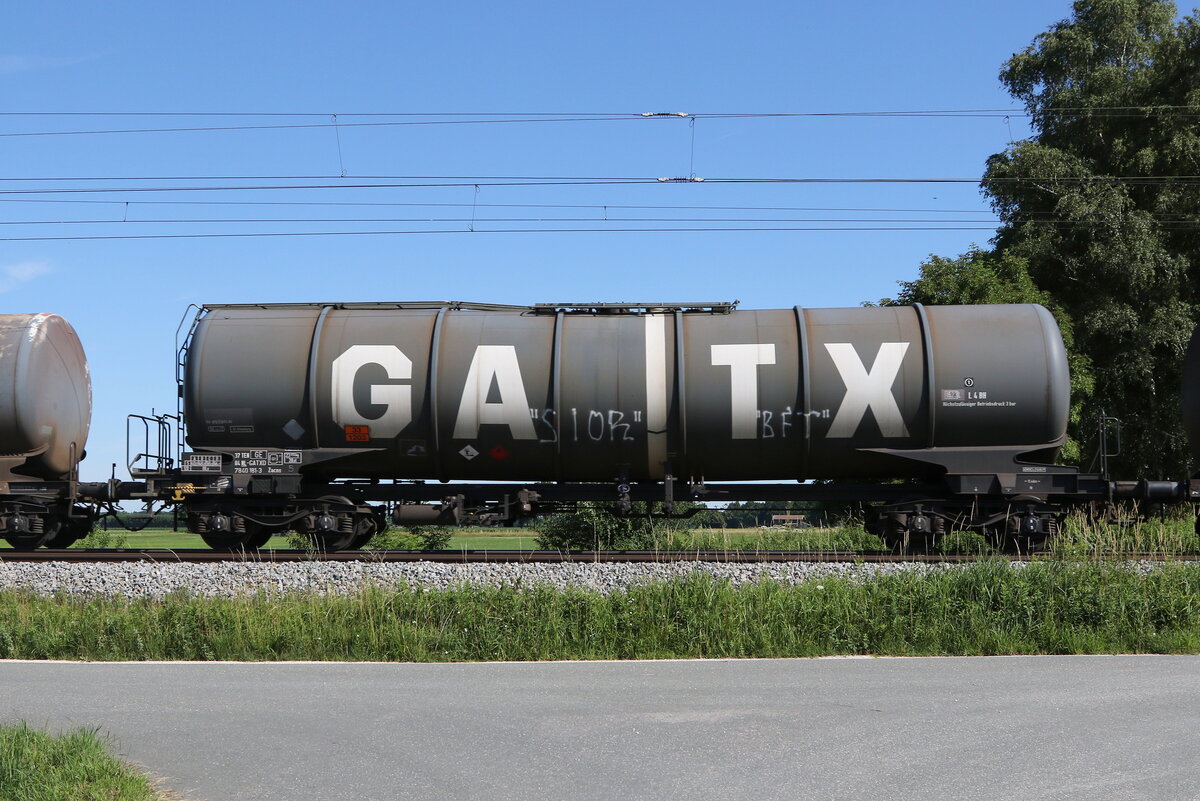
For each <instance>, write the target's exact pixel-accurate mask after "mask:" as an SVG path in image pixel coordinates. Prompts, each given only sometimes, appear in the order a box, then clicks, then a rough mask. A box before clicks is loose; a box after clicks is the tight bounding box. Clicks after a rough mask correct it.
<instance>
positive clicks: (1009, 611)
mask: <svg viewBox="0 0 1200 801" xmlns="http://www.w3.org/2000/svg"><path fill="white" fill-rule="evenodd" d="M1145 652H1154V653H1198V652H1200V565H1195V564H1165V565H1162V566H1158V567H1155V568H1153V569H1149V570H1141V569H1137V568H1134V567H1129V566H1125V565H1121V564H1107V563H1071V562H1063V561H1056V560H1048V561H1043V562H1035V563H1032V564H1028V565H1025V566H1023V567H1022V566H1013V565H1011V564H1009V563H1008V562H1004V561H999V560H997V561H987V562H982V563H977V564H972V565H969V566H966V567H961V568H953V569H945V570H937V571H934V572H931V573H928V574H924V575H921V574H918V573H916V572H904V573H888V574H884V575H881V576H877V577H875V578H869V579H866V580H863V581H855V580H850V579H844V578H837V579H823V580H810V581H808V582H804V583H801V584H795V585H788V584H784V583H780V582H776V581H770V580H763V581H760V582H758V583H755V584H751V585H741V586H735V585H733V584H731V583H729V582H726V581H722V580H717V579H713V578H711V577H707V576H693V577H691V578H687V579H681V580H676V581H671V582H666V583H658V584H652V585H646V586H640V587H632V588H629V589H628V590H624V591H619V592H614V593H610V594H603V593H600V592H596V591H585V590H567V591H561V590H555V589H552V588H549V587H546V586H528V587H508V588H479V587H460V588H457V589H451V590H440V591H430V590H425V589H422V588H416V587H409V588H400V589H388V590H384V589H380V588H368V589H366V590H364V591H363V592H361V593H359V594H356V595H353V596H343V597H322V596H315V595H289V596H274V597H268V596H266V595H260V596H257V597H248V598H236V599H235V598H221V599H202V598H193V597H187V596H184V595H173V596H170V597H168V598H166V599H162V600H127V599H123V598H122V599H118V598H111V597H104V598H90V599H80V598H68V597H57V598H40V597H35V596H33V595H30V594H28V593H14V592H7V593H2V594H0V657H6V658H22V659H87V660H143V659H163V660H178V659H187V660H251V661H258V660H285V659H300V660H310V659H311V660H330V661H343V660H344V661H358V660H372V661H374V660H379V661H418V662H440V661H476V660H483V661H487V660H547V659H645V658H684V657H799V656H820V655H827V654H894V655H959V654H965V655H970V654H1091V653H1145Z"/></svg>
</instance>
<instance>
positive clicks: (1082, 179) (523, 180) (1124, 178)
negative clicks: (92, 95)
mask: <svg viewBox="0 0 1200 801" xmlns="http://www.w3.org/2000/svg"><path fill="white" fill-rule="evenodd" d="M388 178H389V180H385V181H381V182H378V183H335V184H240V185H233V184H227V185H218V186H206V185H196V186H101V187H96V186H87V187H66V188H41V187H39V188H20V189H0V195H47V194H97V193H105V194H111V193H117V192H139V193H143V192H245V191H280V190H301V189H303V190H347V189H410V188H449V187H484V186H493V187H523V186H543V187H550V186H615V185H654V184H663V183H664V182H672V181H676V180H685V181H686V180H687V179H672V178H663V177H636V178H635V177H628V178H621V177H613V178H601V177H573V176H564V177H548V176H528V177H526V176H486V177H485V176H478V177H471V176H389V177H388ZM26 180H33V179H26ZM108 180H117V179H108ZM129 180H139V179H132V178H131V179H129ZM149 180H159V179H149ZM162 180H169V179H162ZM196 180H205V179H196ZM210 180H217V179H210ZM223 180H228V179H223ZM353 180H355V181H360V180H364V179H362V178H355V179H353ZM695 180H696V181H703V183H705V184H778V185H786V184H798V185H800V184H807V185H821V184H884V185H886V184H895V185H903V184H978V183H980V179H978V178H916V177H861V178H844V177H827V178H826V177H778V178H771V177H744V178H739V177H717V178H703V179H695ZM988 183H996V184H1021V183H1030V184H1040V185H1055V184H1068V185H1087V184H1091V185H1095V184H1113V185H1131V186H1165V185H1200V175H1161V176H1139V175H1097V176H1067V177H1042V176H1009V177H997V178H989V179H988Z"/></svg>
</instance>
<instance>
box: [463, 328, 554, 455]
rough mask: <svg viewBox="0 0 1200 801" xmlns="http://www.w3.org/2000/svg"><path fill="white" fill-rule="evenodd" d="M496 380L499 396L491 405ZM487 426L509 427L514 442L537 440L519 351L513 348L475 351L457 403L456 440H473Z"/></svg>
mask: <svg viewBox="0 0 1200 801" xmlns="http://www.w3.org/2000/svg"><path fill="white" fill-rule="evenodd" d="M493 380H494V381H495V383H496V389H497V390H498V391H499V393H500V399H499V400H498V401H493V402H490V403H489V402H488V390H489V389H490V388H491V386H492V382H493ZM485 423H492V424H497V425H505V426H508V430H509V433H510V434H511V435H512V438H513V439H537V432H536V431H535V430H534V428H533V420H532V419H531V418H530V417H529V401H528V400H526V395H525V384H524V382H523V381H522V380H521V365H520V364H518V363H517V349H516V347H514V346H512V345H480V346H478V347H477V348H475V356H474V358H472V359H471V367H470V369H468V370H467V383H466V385H465V386H464V387H463V393H462V400H461V401H459V404H458V418H457V419H456V420H455V422H454V438H455V439H474V438H475V437H477V436H479V426H480V425H483V424H485Z"/></svg>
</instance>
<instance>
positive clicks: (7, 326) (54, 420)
mask: <svg viewBox="0 0 1200 801" xmlns="http://www.w3.org/2000/svg"><path fill="white" fill-rule="evenodd" d="M91 415H92V384H91V378H90V376H89V374H88V366H87V359H86V357H85V356H84V353H83V346H82V345H81V344H80V342H79V337H78V336H77V335H76V333H75V329H73V328H72V327H71V325H70V323H68V322H67V321H66V320H64V319H63V318H62V317H59V316H58V315H57V314H0V532H2V533H3V536H4V537H5V538H6V539H7V540H8V541H9V542H10V543H11V544H12V545H13V546H15V547H24V548H28V547H35V548H36V547H38V546H40V545H47V544H53V545H55V546H65V545H68V544H70V543H71V542H74V540H75V539H77V538H78V537H79V536H82V534H83V533H85V532H86V530H87V529H89V528H90V527H91V516H90V513H89V512H88V511H87V510H86V509H83V508H78V509H77V508H75V506H74V503H73V501H74V496H75V494H76V493H75V489H76V488H75V485H74V483H75V482H76V481H77V479H78V466H79V461H80V460H81V459H82V458H83V456H84V446H85V445H86V444H87V435H88V427H89V425H90V423H91Z"/></svg>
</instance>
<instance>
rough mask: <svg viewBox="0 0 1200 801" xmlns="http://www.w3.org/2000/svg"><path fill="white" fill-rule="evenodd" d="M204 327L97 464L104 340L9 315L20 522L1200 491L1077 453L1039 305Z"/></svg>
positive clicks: (224, 528)
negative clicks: (117, 465) (92, 457)
mask: <svg viewBox="0 0 1200 801" xmlns="http://www.w3.org/2000/svg"><path fill="white" fill-rule="evenodd" d="M182 330H184V331H186V335H185V336H184V338H183V341H182V342H181V343H179V347H178V355H179V359H178V370H177V375H176V380H177V383H178V393H179V398H180V404H179V409H178V410H177V411H178V413H177V414H174V415H151V416H139V415H132V416H131V420H132V421H133V422H134V423H135V424H138V425H141V426H142V427H143V428H142V431H143V433H144V435H145V436H144V444H143V447H142V448H141V450H140V451H139V452H137V453H134V454H131V457H130V459H129V469H130V474H131V475H130V479H131V480H130V481H118V480H117V479H116V478H115V477H114V478H113V479H112V480H110V481H108V482H92V483H87V482H80V481H79V480H78V464H79V460H80V459H82V458H83V455H84V451H83V448H84V444H85V440H86V436H87V428H88V422H89V413H90V388H89V380H88V373H87V364H86V360H85V359H84V356H83V351H82V348H81V347H80V345H79V342H78V338H77V337H76V336H75V334H74V331H73V330H72V329H71V327H70V326H69V324H67V323H66V321H65V320H63V319H62V318H61V317H58V316H56V315H45V314H43V315H0V450H2V451H3V453H0V470H4V471H6V475H3V476H0V479H6V480H3V481H0V535H2V536H4V537H5V538H6V539H7V540H8V541H9V542H10V543H12V544H13V545H14V547H20V548H36V547H39V546H48V547H64V546H65V545H67V544H70V543H71V542H73V541H74V540H75V539H77V538H78V537H80V536H82V535H83V534H84V533H86V532H87V530H88V529H89V528H90V527H91V525H92V523H93V521H94V520H95V519H96V517H97V515H98V514H100V513H101V512H103V511H104V510H105V509H109V510H111V509H112V508H113V507H112V504H114V503H116V502H118V501H123V500H141V501H145V502H146V503H147V504H148V505H152V504H156V503H161V504H164V505H167V506H170V507H173V509H174V510H175V511H176V512H177V513H178V515H179V516H180V518H181V519H183V520H185V521H186V525H187V527H188V529H189V530H190V531H193V532H195V533H196V534H198V535H199V536H200V538H202V539H203V541H204V542H205V543H207V544H208V545H209V546H210V547H213V548H217V549H226V550H241V549H254V548H259V547H261V546H262V545H264V544H265V543H266V542H267V540H268V539H269V538H270V537H271V536H272V535H274V534H276V533H280V532H284V531H289V530H290V531H297V532H301V533H303V534H306V535H308V536H309V537H311V538H312V540H313V541H314V543H315V545H316V546H317V547H319V548H321V549H324V550H328V551H337V550H344V549H350V548H356V547H361V546H362V545H364V544H365V543H366V542H368V541H369V540H370V539H371V537H372V536H374V535H375V534H376V533H377V532H379V531H380V530H381V529H382V528H384V527H386V525H387V524H388V522H389V521H393V522H396V523H398V524H414V523H423V524H456V523H462V522H465V521H471V520H475V521H479V520H487V521H491V522H496V523H511V522H513V521H515V520H518V519H520V518H523V517H528V516H531V515H536V514H540V513H545V512H549V511H554V510H559V509H564V508H570V507H571V506H572V505H573V504H577V503H579V502H582V501H609V502H612V503H613V504H614V505H615V507H616V508H617V509H618V510H624V511H628V510H630V509H631V508H632V505H633V503H634V502H637V501H642V502H651V505H652V507H653V508H654V509H656V510H657V511H658V512H659V513H661V514H664V515H672V514H683V513H684V512H682V511H681V510H680V506H681V503H680V502H681V501H699V502H705V503H708V502H728V501H735V500H767V501H781V502H782V501H794V500H824V501H852V502H857V503H862V504H865V508H866V511H867V519H866V525H867V528H868V530H870V531H872V532H873V533H876V534H878V535H879V536H881V537H882V538H883V539H884V541H885V542H887V543H888V544H889V545H891V546H892V547H893V548H895V549H896V550H900V551H919V550H925V549H927V548H929V547H930V546H931V545H933V544H934V543H935V542H936V541H937V539H938V538H939V537H940V536H942V535H943V534H944V533H946V532H947V531H950V530H952V529H969V530H975V531H978V532H980V533H981V534H983V535H984V536H985V537H987V538H988V539H990V540H991V541H992V542H993V543H994V544H996V545H997V546H998V547H1001V548H1004V549H1006V550H1021V551H1028V550H1036V549H1038V548H1041V547H1043V546H1044V545H1045V543H1046V541H1047V539H1048V538H1049V537H1051V536H1053V534H1054V533H1055V532H1056V531H1057V529H1058V527H1059V525H1060V523H1061V519H1062V516H1063V514H1064V512H1065V511H1066V510H1067V509H1068V508H1070V507H1072V506H1080V505H1096V504H1109V503H1112V502H1113V501H1116V500H1120V499H1138V500H1143V501H1153V502H1167V503H1171V502H1174V503H1185V502H1192V501H1197V500H1200V481H1195V482H1193V481H1188V480H1182V481H1136V482H1131V481H1112V480H1110V479H1109V478H1108V476H1107V475H1106V471H1105V470H1104V469H1102V470H1101V471H1100V472H1099V473H1084V472H1082V471H1081V470H1080V469H1079V468H1077V467H1070V466H1064V465H1058V464H1055V463H1054V461H1055V458H1056V456H1057V454H1058V452H1059V449H1060V447H1061V446H1062V444H1063V443H1064V442H1065V439H1066V427H1067V417H1068V411H1069V407H1070V381H1069V374H1068V368H1067V357H1066V351H1065V349H1064V347H1063V341H1062V337H1061V335H1060V333H1059V330H1058V327H1057V325H1056V324H1055V322H1054V319H1053V317H1052V316H1051V315H1050V314H1049V312H1047V311H1046V309H1044V308H1042V307H1041V306H1037V305H991V306H930V307H926V306H921V305H913V306H903V307H868V308H851V309H805V308H801V307H799V306H797V307H794V308H791V309H771V310H739V309H737V308H736V304H735V303H693V304H671V303H639V304H610V303H591V304H588V303H584V304H537V305H533V306H501V305H488V304H470V303H439V302H433V303H428V302H412V303H324V304H321V303H283V304H235V305H206V306H203V307H200V308H199V310H198V312H197V313H196V315H195V317H194V319H193V320H192V321H191V324H190V325H189V326H185V327H184V328H183V329H182ZM1193 350H1194V351H1196V352H1195V353H1193V354H1192V356H1191V358H1189V366H1192V364H1193V363H1196V362H1200V346H1196V347H1194V348H1193ZM1193 372H1200V370H1198V371H1193ZM1188 381H1190V382H1191V383H1190V384H1188ZM1185 384H1188V385H1189V386H1192V385H1195V386H1196V387H1197V388H1200V378H1197V379H1195V380H1193V379H1191V378H1189V379H1187V381H1185ZM1197 394H1200V393H1197ZM1198 400H1200V399H1198ZM1188 408H1196V406H1195V404H1193V405H1192V406H1189V407H1188ZM1198 417H1200V416H1198ZM1193 422H1195V421H1193Z"/></svg>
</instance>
